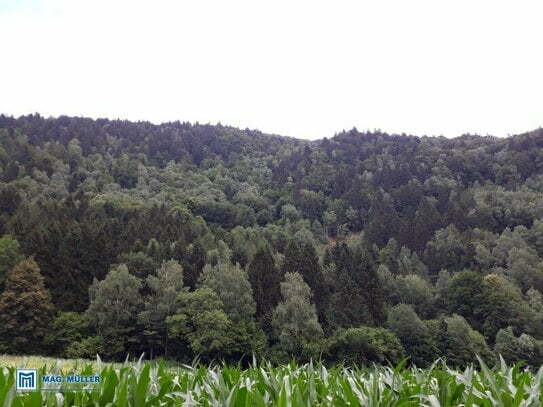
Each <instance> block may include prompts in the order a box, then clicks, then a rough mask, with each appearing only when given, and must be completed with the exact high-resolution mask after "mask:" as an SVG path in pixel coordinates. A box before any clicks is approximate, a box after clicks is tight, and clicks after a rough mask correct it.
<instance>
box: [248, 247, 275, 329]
mask: <svg viewBox="0 0 543 407" xmlns="http://www.w3.org/2000/svg"><path fill="white" fill-rule="evenodd" d="M248 271H249V272H248V274H249V282H250V283H251V287H252V289H253V296H254V300H255V303H256V317H257V318H262V316H264V315H265V314H266V313H269V312H271V311H272V310H273V308H274V307H275V306H276V305H277V303H278V302H279V299H280V286H279V284H280V282H281V273H280V272H279V270H277V268H276V267H275V260H274V259H273V256H272V253H271V251H270V249H269V247H268V246H263V247H261V248H260V249H259V250H258V251H257V252H256V254H255V257H254V259H253V261H252V262H251V263H250V265H249V270H248Z"/></svg>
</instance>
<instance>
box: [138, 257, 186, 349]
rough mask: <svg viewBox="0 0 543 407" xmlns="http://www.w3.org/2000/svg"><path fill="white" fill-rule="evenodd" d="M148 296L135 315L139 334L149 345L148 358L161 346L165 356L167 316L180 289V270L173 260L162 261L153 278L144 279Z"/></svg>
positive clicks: (172, 311) (172, 309)
mask: <svg viewBox="0 0 543 407" xmlns="http://www.w3.org/2000/svg"><path fill="white" fill-rule="evenodd" d="M146 282H147V286H148V287H149V289H150V291H151V293H150V294H149V295H148V296H147V297H146V298H145V300H144V309H143V310H142V311H141V312H140V313H139V314H138V322H139V323H140V324H141V325H142V326H143V329H144V331H143V335H144V337H145V338H146V340H147V341H148V342H149V347H150V351H149V355H150V357H151V358H153V356H154V355H155V347H162V348H163V351H164V355H165V356H168V317H170V316H172V315H173V314H174V312H175V309H176V303H177V297H178V295H179V293H181V291H182V290H183V268H182V267H181V265H180V264H179V263H178V262H177V261H176V260H169V261H166V262H163V263H162V265H161V267H160V268H159V269H158V270H157V273H156V276H155V275H149V276H148V277H147V279H146Z"/></svg>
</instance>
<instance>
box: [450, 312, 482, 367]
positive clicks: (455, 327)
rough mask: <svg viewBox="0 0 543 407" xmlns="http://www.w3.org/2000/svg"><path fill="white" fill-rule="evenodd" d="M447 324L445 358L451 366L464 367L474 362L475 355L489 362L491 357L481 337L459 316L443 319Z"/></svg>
mask: <svg viewBox="0 0 543 407" xmlns="http://www.w3.org/2000/svg"><path fill="white" fill-rule="evenodd" d="M445 323H446V324H447V331H446V343H445V344H443V345H444V346H443V347H444V351H445V353H444V354H445V357H446V358H447V362H448V363H449V364H450V365H451V366H466V365H467V364H469V363H473V362H475V361H476V357H475V355H478V356H480V357H481V358H482V359H483V360H486V361H489V360H491V359H492V357H493V355H492V352H491V351H490V349H489V348H488V345H487V343H486V341H485V338H484V337H483V335H481V334H480V333H479V332H477V331H476V330H474V329H473V328H472V327H471V326H470V325H469V324H468V323H467V321H466V320H465V319H464V318H462V317H461V316H460V315H452V316H450V317H447V318H445Z"/></svg>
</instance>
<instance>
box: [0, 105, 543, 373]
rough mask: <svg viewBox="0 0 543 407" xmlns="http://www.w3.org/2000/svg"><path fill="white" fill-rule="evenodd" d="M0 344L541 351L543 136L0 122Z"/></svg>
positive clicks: (211, 354)
mask: <svg viewBox="0 0 543 407" xmlns="http://www.w3.org/2000/svg"><path fill="white" fill-rule="evenodd" d="M0 236H3V237H2V238H1V239H0V293H1V294H0V351H6V352H13V353H33V352H35V353H49V354H54V355H68V356H93V355H95V354H96V353H100V354H103V355H104V356H105V357H107V358H111V359H116V358H124V356H125V355H126V353H127V352H130V353H132V354H134V353H136V354H138V353H141V352H146V354H147V355H148V356H150V357H157V356H165V357H168V358H178V359H183V360H187V359H192V357H193V356H195V355H200V357H201V358H202V359H204V360H209V359H211V358H225V359H232V360H237V359H239V358H240V357H242V356H243V355H247V354H251V353H255V354H258V355H263V356H266V357H269V358H272V359H274V360H278V361H280V360H284V359H285V358H287V357H289V356H291V355H296V356H298V357H299V358H302V359H304V358H306V359H307V358H310V357H319V356H321V357H323V358H325V359H327V360H331V361H336V360H343V361H347V362H349V363H366V362H385V361H397V360H399V359H401V358H402V357H403V356H405V355H409V356H410V357H411V359H410V360H411V361H413V362H414V363H416V364H418V365H424V364H427V363H430V362H431V361H433V360H434V359H435V358H436V357H440V356H444V357H446V358H447V359H448V360H449V361H450V362H451V363H453V364H458V365H463V364H466V363H468V362H470V361H473V360H474V354H475V353H477V354H478V355H480V356H482V357H483V358H486V359H488V360H495V358H496V355H497V354H498V353H501V354H503V355H504V357H506V358H508V359H509V360H510V361H517V360H524V361H525V362H526V363H528V364H534V365H536V364H541V363H543V342H542V340H543V300H542V293H543V129H538V130H535V131H533V132H529V133H526V134H521V135H516V136H512V137H509V138H495V137H481V136H476V135H463V136H461V137H458V138H455V139H447V138H443V137H415V136H408V135H405V134H402V135H390V134H386V133H383V132H380V131H373V132H359V131H357V130H356V129H353V130H350V131H348V132H342V133H340V134H336V135H335V136H334V137H332V138H330V139H327V138H325V139H322V140H318V141H306V140H298V139H294V138H286V137H280V136H275V135H267V134H262V133H261V132H258V131H253V130H248V129H246V130H240V129H236V128H232V127H227V126H223V125H201V124H189V123H180V122H173V123H164V124H161V125H154V124H151V123H148V122H137V123H134V122H128V121H120V120H107V119H98V120H92V119H86V118H75V117H58V118H44V117H41V116H40V115H37V114H36V115H29V116H23V117H19V118H13V117H8V116H5V115H0Z"/></svg>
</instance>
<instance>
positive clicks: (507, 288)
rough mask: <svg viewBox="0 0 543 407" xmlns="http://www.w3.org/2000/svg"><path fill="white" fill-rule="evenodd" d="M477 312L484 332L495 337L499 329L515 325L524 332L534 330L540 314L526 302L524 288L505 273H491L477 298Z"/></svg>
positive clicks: (484, 281) (489, 336)
mask: <svg viewBox="0 0 543 407" xmlns="http://www.w3.org/2000/svg"><path fill="white" fill-rule="evenodd" d="M476 302H477V306H476V308H475V309H474V312H475V315H476V316H477V317H478V319H479V320H480V321H482V330H481V332H482V333H483V334H484V335H485V336H487V337H488V338H490V339H491V340H492V339H494V337H495V336H496V334H497V333H498V331H499V330H500V329H501V328H503V329H505V328H507V327H509V326H511V327H512V328H513V331H514V332H515V333H517V334H518V335H520V334H521V333H523V332H527V333H534V331H535V330H537V329H538V327H536V326H535V321H536V314H535V313H534V312H533V310H532V309H530V306H529V305H528V303H526V301H524V299H523V297H522V294H521V292H520V289H519V288H518V287H517V286H515V285H514V284H513V283H512V282H510V281H509V280H507V278H505V277H504V276H500V275H497V274H488V275H486V276H485V277H484V278H483V284H482V292H481V294H479V295H478V296H477V298H476Z"/></svg>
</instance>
